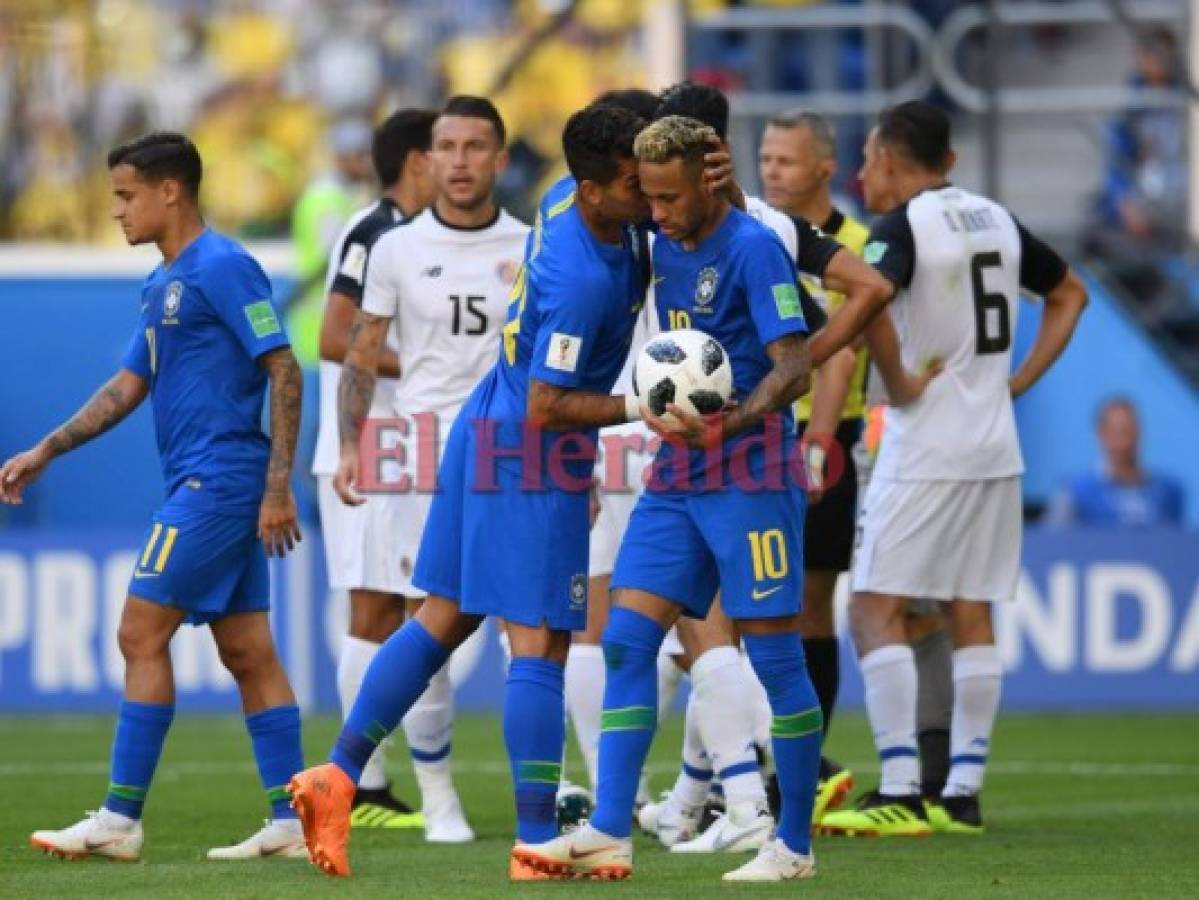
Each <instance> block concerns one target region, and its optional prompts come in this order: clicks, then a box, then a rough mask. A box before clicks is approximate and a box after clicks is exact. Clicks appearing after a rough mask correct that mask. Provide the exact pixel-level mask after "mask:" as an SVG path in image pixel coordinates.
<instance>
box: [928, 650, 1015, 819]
mask: <svg viewBox="0 0 1199 900" xmlns="http://www.w3.org/2000/svg"><path fill="white" fill-rule="evenodd" d="M1002 677H1003V670H1002V668H1001V666H1000V663H999V650H998V649H997V648H996V647H995V646H994V645H993V644H988V645H983V646H976V647H963V648H962V649H961V650H956V651H954V654H953V725H952V726H951V730H950V738H949V742H950V767H949V780H948V781H947V782H946V784H945V791H944V792H943V795H942V796H945V797H963V796H971V795H973V794H977V793H978V792H979V790H980V789H981V788H982V783H983V773H984V772H985V771H986V766H987V754H988V753H989V752H990V750H991V730H992V728H994V726H995V713H996V712H997V711H998V709H999V690H1000V683H1001V681H1002Z"/></svg>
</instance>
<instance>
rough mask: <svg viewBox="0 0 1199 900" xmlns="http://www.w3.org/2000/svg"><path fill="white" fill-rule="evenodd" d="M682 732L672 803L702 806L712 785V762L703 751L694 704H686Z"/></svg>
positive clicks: (689, 806)
mask: <svg viewBox="0 0 1199 900" xmlns="http://www.w3.org/2000/svg"><path fill="white" fill-rule="evenodd" d="M684 723H685V724H684V726H683V728H684V731H683V768H682V769H680V770H679V777H678V778H677V779H676V780H675V783H674V787H673V788H672V789H671V796H672V797H673V799H674V802H675V803H676V804H677V805H679V806H681V807H685V808H694V807H697V806H703V804H704V800H705V799H707V796H708V788H709V786H710V785H711V784H712V760H711V759H709V758H708V752H707V751H706V750H705V749H704V739H703V737H701V735H700V733H699V722H697V721H696V712H695V703H694V702H690V701H689V702H688V703H687V714H686V719H685V720H684Z"/></svg>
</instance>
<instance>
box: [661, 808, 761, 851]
mask: <svg viewBox="0 0 1199 900" xmlns="http://www.w3.org/2000/svg"><path fill="white" fill-rule="evenodd" d="M773 830H774V818H773V817H772V816H771V815H770V813H769V812H767V811H766V808H765V806H761V805H759V804H758V803H757V802H755V801H752V800H751V801H749V802H747V803H738V804H736V805H735V806H733V807H732V808H731V809H729V811H728V812H726V813H717V814H716V819H715V821H713V822H712V824H711V825H709V826H708V829H707V831H705V832H704V833H703V834H701V835H700V836H699V837H697V838H694V839H692V840H690V841H684V842H682V843H678V844H675V845H674V846H673V847H671V848H670V852H671V853H744V852H745V851H747V850H758V849H760V848H761V847H762V846H763V845H764V844H765V843H766V842H767V841H769V840H770V833H771V832H772V831H773Z"/></svg>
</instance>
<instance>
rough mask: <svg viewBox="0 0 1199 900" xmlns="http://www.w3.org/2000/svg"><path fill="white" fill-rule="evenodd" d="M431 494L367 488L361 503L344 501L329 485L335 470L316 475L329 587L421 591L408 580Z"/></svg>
mask: <svg viewBox="0 0 1199 900" xmlns="http://www.w3.org/2000/svg"><path fill="white" fill-rule="evenodd" d="M432 499H433V498H432V495H431V494H428V493H418V492H415V491H414V492H409V493H403V494H370V495H368V496H367V498H366V503H364V504H362V506H348V505H346V504H345V503H342V501H341V498H340V497H338V496H337V492H336V491H334V490H333V476H332V475H318V476H317V501H318V503H319V505H320V512H321V533H322V535H323V536H324V540H325V564H326V567H327V569H328V573H329V587H331V588H332V589H333V590H369V591H384V592H386V593H389V594H402V595H404V596H405V597H423V596H424V593H423V592H421V591H418V590H417V589H416V588H414V587H413V586H412V567H413V564H414V563H415V562H416V552H417V550H418V549H419V548H420V538H421V532H422V531H423V530H424V527H425V519H426V518H427V517H428V514H429V504H430V503H431V502H432Z"/></svg>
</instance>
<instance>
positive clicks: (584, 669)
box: [566, 644, 606, 791]
mask: <svg viewBox="0 0 1199 900" xmlns="http://www.w3.org/2000/svg"><path fill="white" fill-rule="evenodd" d="M605 678H606V674H605V669H604V648H603V647H600V646H597V645H595V644H571V646H570V652H569V653H568V654H567V656H566V712H567V714H568V715H569V716H570V721H571V722H572V723H573V724H574V729H575V738H576V739H577V740H578V742H579V752H580V753H582V754H583V762H584V764H585V765H586V766H587V778H588V780H589V781H590V784H591V789H592V790H593V791H594V790H595V789H596V784H597V782H596V759H597V757H598V756H599V735H600V717H601V715H602V713H603V711H604V681H605Z"/></svg>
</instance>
